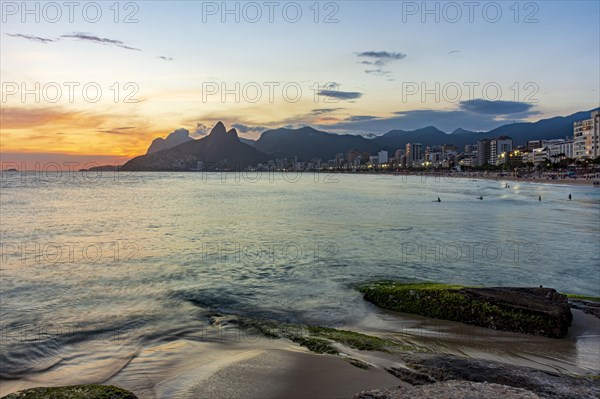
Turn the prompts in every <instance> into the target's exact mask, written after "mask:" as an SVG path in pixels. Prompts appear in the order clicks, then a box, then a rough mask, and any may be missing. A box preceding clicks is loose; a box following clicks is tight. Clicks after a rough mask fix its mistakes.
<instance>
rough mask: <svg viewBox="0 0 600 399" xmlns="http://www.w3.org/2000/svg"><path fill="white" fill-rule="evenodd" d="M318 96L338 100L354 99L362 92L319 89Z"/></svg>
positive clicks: (360, 95)
mask: <svg viewBox="0 0 600 399" xmlns="http://www.w3.org/2000/svg"><path fill="white" fill-rule="evenodd" d="M318 93H319V95H320V96H325V97H330V98H337V99H338V100H355V99H357V98H360V97H362V95H363V94H362V93H359V92H356V91H339V90H319V92H318Z"/></svg>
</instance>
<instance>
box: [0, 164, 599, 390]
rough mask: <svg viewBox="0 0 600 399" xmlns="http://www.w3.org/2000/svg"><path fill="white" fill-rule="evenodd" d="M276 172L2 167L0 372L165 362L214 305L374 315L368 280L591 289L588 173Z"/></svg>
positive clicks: (593, 253) (239, 310)
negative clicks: (514, 177) (584, 182)
mask: <svg viewBox="0 0 600 399" xmlns="http://www.w3.org/2000/svg"><path fill="white" fill-rule="evenodd" d="M272 177H273V178H270V179H267V178H265V179H260V180H259V181H258V182H256V183H250V182H249V181H245V180H244V179H243V178H242V179H240V178H239V176H237V178H236V175H235V174H226V175H222V176H220V175H209V176H204V178H203V176H202V174H200V173H140V174H128V175H113V174H107V175H105V176H100V177H97V176H96V175H94V178H93V179H92V178H86V179H83V178H81V176H80V175H78V174H76V175H74V176H58V177H55V178H52V179H43V178H40V176H37V175H34V174H18V173H17V174H7V173H3V174H2V191H1V193H0V205H1V209H2V225H1V230H0V238H1V241H2V248H1V249H2V254H1V255H2V266H1V267H2V270H1V291H0V298H1V301H2V302H1V303H2V312H1V333H2V337H1V338H2V339H1V342H0V344H1V349H2V350H1V354H0V378H2V379H3V380H4V381H5V383H3V387H7V386H9V385H7V384H8V382H9V381H10V386H11V387H12V386H19V384H31V383H32V382H36V383H39V382H40V381H42V382H43V381H45V382H48V381H52V382H54V383H56V382H59V381H64V382H67V381H68V382H69V383H73V382H74V380H75V378H74V377H73V373H72V372H71V371H70V370H73V369H74V368H77V370H78V372H77V373H76V374H77V375H79V376H80V377H79V378H81V379H82V380H86V381H89V380H95V381H102V380H105V379H109V378H116V377H114V376H115V375H118V376H123V375H124V374H126V373H127V372H131V373H133V374H131V375H136V374H135V373H134V372H133V371H131V370H134V365H137V364H139V363H140V362H142V363H143V364H145V365H146V366H147V367H148V368H150V369H155V370H162V371H163V372H164V371H165V370H166V368H167V366H168V367H171V368H172V367H176V366H175V364H179V365H181V364H192V363H194V362H196V361H197V360H198V359H197V356H195V355H196V354H197V353H196V352H195V351H196V349H198V348H203V347H204V346H206V345H204V344H206V341H203V340H202V339H199V338H198V334H200V332H201V331H202V329H203V328H206V325H207V322H208V316H209V315H210V314H211V313H213V312H215V311H218V312H223V313H236V314H245V315H249V316H253V317H268V318H275V319H279V320H287V321H298V322H303V323H314V324H324V325H330V326H344V325H346V326H347V325H353V324H356V320H370V321H371V322H373V323H375V321H374V320H373V319H372V317H373V316H372V315H373V314H374V312H377V311H376V310H375V309H374V308H373V307H372V306H370V305H369V304H366V303H364V301H363V300H362V299H361V297H360V294H358V293H357V292H356V291H355V290H354V289H353V285H354V284H356V283H357V282H361V281H366V280H373V279H382V278H394V279H401V280H434V281H443V282H448V283H458V284H473V285H492V286H493V285H519V286H538V285H544V286H551V287H555V288H557V289H559V290H561V291H569V292H577V293H581V294H588V295H596V296H598V295H600V293H599V281H600V271H599V270H598V267H597V265H598V264H599V263H600V255H599V253H600V243H599V241H598V230H599V229H598V227H599V226H598V220H599V219H598V215H599V212H600V190H598V189H595V188H593V187H591V186H590V187H568V186H551V185H543V184H531V183H518V184H513V185H511V188H510V189H506V188H505V184H504V182H502V181H497V182H493V181H483V180H475V181H471V180H466V179H454V180H447V179H441V180H440V179H438V180H436V179H434V178H431V177H428V178H421V177H418V176H411V177H408V178H407V177H400V176H365V175H358V176H354V175H333V178H331V176H330V178H329V179H327V180H325V179H323V178H322V177H321V176H314V175H312V174H305V175H300V176H299V178H298V179H291V178H290V176H279V175H277V174H275V175H273V176H272ZM324 180H325V181H326V182H324ZM292 181H293V182H292ZM569 194H572V197H573V200H572V201H568V195H569ZM479 196H483V197H484V200H483V201H481V200H478V197H479ZM538 196H542V198H543V201H541V202H540V201H538V200H537V199H538ZM437 197H440V198H441V199H442V202H441V203H438V202H437ZM597 331H598V329H597V328H596V330H595V334H597ZM588 335H594V334H588ZM494 340H495V341H497V339H494ZM534 340H537V338H535V339H534ZM536 342H537V341H536ZM552 342H553V348H556V349H555V350H554V349H553V351H552V352H549V353H547V354H548V357H557V358H560V362H562V363H564V364H570V365H572V366H573V367H581V368H583V369H588V370H589V369H594V368H596V369H597V368H598V366H597V363H594V362H593V361H592V360H589V359H590V357H589V356H588V354H590V353H592V354H593V353H594V350H592V349H590V348H596V349H595V350H596V352H595V353H598V352H600V351H598V350H597V347H598V339H597V338H579V339H574V340H563V341H552ZM446 344H447V345H449V346H453V347H454V348H455V350H457V351H458V350H462V351H466V350H469V345H465V346H463V347H461V348H459V346H460V345H457V344H456V343H453V342H447V343H446ZM189 345H191V346H190V347H189V348H187V346H189ZM532 345H533V344H532ZM561 345H562V346H564V347H561ZM569 345H570V346H569ZM182 347H185V348H187V349H180V348H182ZM192 347H193V349H192ZM567 347H569V348H571V349H568V348H567ZM152 348H154V349H152ZM177 348H179V349H177ZM219 348H222V345H221V346H219ZM471 348H474V346H471ZM510 349H511V348H509V347H507V348H506V352H507V353H508V352H510ZM513 349H514V348H513ZM154 350H157V351H160V353H162V354H163V355H161V356H160V357H156V356H151V355H150V354H149V351H154ZM198 350H199V349H198ZM471 350H473V351H475V350H476V349H471ZM527 350H528V349H527V347H518V350H517V349H514V350H513V352H514V353H515V354H516V353H526V352H527ZM213 351H214V350H213ZM534 352H535V351H534ZM547 352H548V351H547ZM168 354H171V355H168ZM191 354H195V355H194V356H192V355H191ZM515 356H516V355H515ZM216 358H217V359H218V358H219V356H216ZM121 370H123V371H122V372H120V371H121ZM131 375H130V376H131ZM134 380H136V379H135V378H134ZM136 381H138V383H139V384H141V385H144V384H146V382H147V381H146V382H144V381H145V380H144V378H142V377H139V379H137V380H136ZM163 386H164V385H163ZM4 389H6V388H3V390H4Z"/></svg>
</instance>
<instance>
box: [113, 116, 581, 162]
mask: <svg viewBox="0 0 600 399" xmlns="http://www.w3.org/2000/svg"><path fill="white" fill-rule="evenodd" d="M592 111H593V110H590V111H582V112H577V113H575V114H572V115H568V116H558V117H554V118H549V119H542V120H539V121H537V122H522V123H512V124H508V125H503V126H500V127H498V128H496V129H493V130H490V131H488V132H473V131H469V130H465V129H462V128H458V129H455V130H454V131H453V132H452V133H445V132H443V131H441V130H439V129H437V128H436V127H434V126H427V127H424V128H421V129H416V130H412V131H406V130H390V131H389V132H387V133H385V134H383V135H382V136H377V137H375V138H365V137H363V136H358V135H350V134H336V133H328V132H324V131H320V130H317V129H314V128H312V127H309V126H305V127H302V128H299V129H288V128H279V129H273V130H267V131H265V132H263V133H262V134H261V136H260V138H259V139H258V140H255V141H254V140H248V139H240V138H239V137H238V135H237V132H236V130H235V129H231V130H229V131H227V130H226V129H225V126H224V125H223V123H221V122H219V123H217V124H216V125H215V127H214V128H213V129H212V131H211V132H210V134H209V135H208V136H206V137H204V138H202V139H199V140H194V139H192V138H191V137H189V132H188V131H187V130H185V129H179V130H176V131H174V132H173V133H171V134H169V136H167V138H166V139H155V140H154V141H153V142H152V145H151V146H150V148H149V149H148V153H147V154H146V155H142V156H140V157H136V158H133V159H132V160H130V161H129V162H127V163H126V164H125V165H124V166H123V168H125V169H130V170H134V169H135V170H190V169H194V168H196V166H197V163H198V162H200V161H202V162H205V163H208V164H218V163H221V167H235V168H240V167H242V168H243V167H245V166H247V165H250V164H252V165H257V164H258V163H264V162H266V161H268V160H272V159H275V158H288V159H294V158H295V157H298V160H299V161H307V160H310V159H313V158H320V159H322V160H329V159H334V158H335V156H336V154H339V153H343V154H346V153H347V152H348V151H350V150H356V151H359V152H367V153H369V154H375V153H377V152H378V151H381V150H386V151H388V152H389V153H390V154H392V153H394V152H395V151H396V150H398V149H404V148H405V147H406V144H407V143H421V144H423V146H428V145H430V146H434V145H442V144H454V145H456V146H457V147H458V148H459V151H462V149H463V148H464V146H465V145H467V144H476V143H477V141H478V140H481V139H490V138H494V137H498V136H509V137H511V138H512V139H513V141H514V143H515V145H517V146H518V145H525V144H526V143H527V141H528V140H550V139H561V138H565V137H567V136H572V135H573V123H574V122H576V121H580V120H584V119H589V118H590V116H591V115H590V114H591V112H592ZM186 137H187V138H186ZM161 140H162V141H161ZM178 140H181V141H183V142H182V143H179V144H175V145H172V146H170V145H171V144H174V143H177V141H178ZM155 143H157V144H155ZM163 146H164V147H167V148H164V149H159V148H161V147H163ZM168 146H170V147H168ZM151 150H152V151H151ZM205 167H210V166H208V165H207V166H205Z"/></svg>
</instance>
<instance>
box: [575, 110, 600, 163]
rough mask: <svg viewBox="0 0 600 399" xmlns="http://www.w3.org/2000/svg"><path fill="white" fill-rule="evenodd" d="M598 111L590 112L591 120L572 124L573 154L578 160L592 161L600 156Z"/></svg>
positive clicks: (599, 114) (599, 120) (599, 118)
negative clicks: (586, 159)
mask: <svg viewBox="0 0 600 399" xmlns="http://www.w3.org/2000/svg"><path fill="white" fill-rule="evenodd" d="M599 129H600V111H594V112H592V117H591V119H586V120H583V121H578V122H575V123H574V124H573V136H574V137H573V140H574V142H573V152H574V155H575V158H578V159H585V158H588V159H594V158H596V157H598V156H600V141H599V140H600V139H599V138H598V136H599V133H598V130H599Z"/></svg>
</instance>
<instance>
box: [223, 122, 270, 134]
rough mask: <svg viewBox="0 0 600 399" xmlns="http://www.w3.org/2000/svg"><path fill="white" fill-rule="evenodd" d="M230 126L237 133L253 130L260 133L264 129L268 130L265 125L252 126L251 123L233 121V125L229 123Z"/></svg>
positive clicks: (252, 131)
mask: <svg viewBox="0 0 600 399" xmlns="http://www.w3.org/2000/svg"><path fill="white" fill-rule="evenodd" d="M231 127H233V128H234V129H235V130H237V131H238V132H239V133H242V134H247V133H254V132H259V133H262V132H264V131H265V130H269V128H268V127H265V126H252V125H244V124H241V123H234V124H233V125H231Z"/></svg>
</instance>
